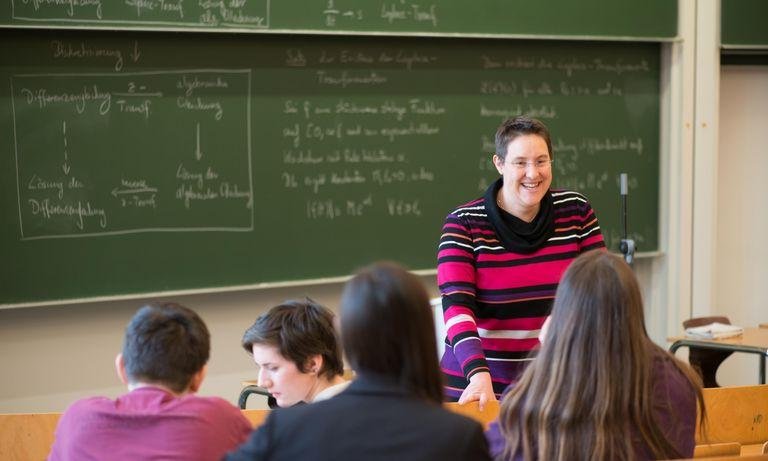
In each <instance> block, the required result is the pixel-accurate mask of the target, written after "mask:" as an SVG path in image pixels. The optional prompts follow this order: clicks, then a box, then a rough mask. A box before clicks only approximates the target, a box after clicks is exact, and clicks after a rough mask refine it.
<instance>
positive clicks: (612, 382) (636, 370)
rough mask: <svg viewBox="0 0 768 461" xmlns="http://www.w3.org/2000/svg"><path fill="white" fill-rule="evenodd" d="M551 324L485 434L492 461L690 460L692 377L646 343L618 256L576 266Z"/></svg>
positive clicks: (631, 281) (696, 390)
mask: <svg viewBox="0 0 768 461" xmlns="http://www.w3.org/2000/svg"><path fill="white" fill-rule="evenodd" d="M550 318H551V321H550V322H549V326H548V328H547V332H546V334H545V336H544V337H543V338H542V346H541V350H540V351H539V354H538V356H537V357H536V359H535V360H534V361H533V362H532V363H531V365H530V366H529V367H528V369H527V370H526V371H525V372H524V373H523V376H522V377H521V378H520V381H519V382H518V383H517V384H516V385H515V386H514V387H513V388H511V389H510V391H509V393H508V394H507V395H506V396H505V397H504V400H503V401H502V403H501V412H500V414H499V422H498V424H496V423H494V424H492V425H491V428H490V429H489V431H488V434H487V436H488V439H489V441H490V442H491V449H492V452H493V454H495V455H497V459H505V460H507V459H515V460H521V459H524V460H526V461H529V460H577V461H578V460H593V459H600V460H602V459H611V460H613V459H615V460H628V459H671V458H689V457H691V456H693V449H694V445H695V438H694V431H695V427H696V402H697V400H698V402H699V405H701V408H702V414H703V411H704V405H703V403H704V402H703V400H702V395H701V385H700V384H699V378H698V376H696V375H695V374H694V373H693V371H692V370H691V369H690V368H689V367H688V366H687V365H686V364H684V363H682V362H680V361H678V360H677V359H675V358H674V357H673V356H672V355H670V354H669V353H667V352H666V351H664V350H663V349H661V348H660V347H659V346H657V345H655V344H654V343H653V342H652V341H651V340H650V338H648V335H647V333H646V331H645V324H644V320H643V302H642V298H641V296H640V288H639V287H638V285H637V279H636V278H635V276H634V274H633V273H632V270H631V269H630V268H629V266H628V265H627V264H626V263H625V262H624V261H623V260H622V259H621V258H619V257H617V256H615V255H611V254H608V253H606V252H597V251H593V252H591V253H588V254H585V255H582V256H580V257H579V258H577V259H576V261H574V263H573V264H572V265H571V266H570V267H569V268H568V270H567V271H566V273H565V275H564V276H563V280H562V283H561V284H560V286H559V288H558V289H557V297H556V299H555V305H554V307H553V308H552V316H551V317H550Z"/></svg>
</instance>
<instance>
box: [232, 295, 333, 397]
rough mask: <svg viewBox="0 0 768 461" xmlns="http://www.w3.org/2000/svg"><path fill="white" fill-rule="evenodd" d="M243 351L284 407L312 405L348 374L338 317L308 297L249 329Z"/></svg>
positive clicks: (280, 307) (280, 308) (276, 309)
mask: <svg viewBox="0 0 768 461" xmlns="http://www.w3.org/2000/svg"><path fill="white" fill-rule="evenodd" d="M242 345H243V348H244V349H245V350H246V351H247V352H248V353H249V354H251V355H252V356H253V361H254V362H256V365H258V366H259V374H258V378H259V379H258V384H259V386H261V387H263V388H265V389H267V390H268V391H269V392H270V393H271V394H272V396H273V397H274V398H275V400H276V401H277V404H278V405H279V406H281V407H288V406H291V405H294V404H296V403H298V402H302V401H304V402H311V401H312V399H313V398H314V396H315V395H316V394H317V393H318V392H319V391H321V390H322V389H323V388H324V387H325V386H324V385H323V383H327V382H330V381H331V380H333V379H334V378H335V377H338V376H341V374H342V373H343V372H344V363H343V361H342V359H341V352H340V350H339V346H338V342H337V340H336V331H335V329H334V325H333V313H332V312H331V311H329V310H328V309H326V308H325V307H323V306H322V305H320V304H318V303H316V302H314V301H312V300H311V299H309V298H306V299H302V300H291V301H286V302H285V303H283V304H280V305H278V306H275V307H273V308H272V309H270V310H269V311H268V312H267V313H266V314H263V315H261V316H259V318H257V319H256V322H255V323H254V324H253V325H251V327H250V328H248V329H247V330H246V331H245V334H244V335H243V340H242Z"/></svg>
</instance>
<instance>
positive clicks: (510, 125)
mask: <svg viewBox="0 0 768 461" xmlns="http://www.w3.org/2000/svg"><path fill="white" fill-rule="evenodd" d="M529 134H534V135H536V136H540V137H541V138H542V139H543V140H544V142H546V143H547V150H548V151H549V158H550V159H551V158H552V156H553V153H552V139H551V138H550V136H549V128H547V126H546V125H544V123H542V122H541V121H540V120H537V119H535V118H529V117H515V118H508V119H506V120H504V121H503V122H501V125H499V128H497V129H496V155H498V156H499V157H500V158H501V159H502V160H504V159H505V158H506V156H507V148H508V147H509V143H511V142H512V141H514V140H515V139H516V138H518V137H519V136H525V135H529Z"/></svg>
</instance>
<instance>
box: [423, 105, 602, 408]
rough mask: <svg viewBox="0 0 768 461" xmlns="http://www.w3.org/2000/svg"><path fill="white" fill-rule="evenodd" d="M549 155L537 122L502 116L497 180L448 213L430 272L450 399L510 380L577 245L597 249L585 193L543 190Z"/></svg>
mask: <svg viewBox="0 0 768 461" xmlns="http://www.w3.org/2000/svg"><path fill="white" fill-rule="evenodd" d="M552 160H553V158H552V141H551V139H550V135H549V130H548V129H547V127H546V126H545V125H544V124H543V123H541V122H540V121H538V120H535V119H530V118H525V117H517V118H514V119H509V120H506V121H504V122H503V123H502V124H501V126H499V128H498V130H497V131H496V153H495V155H494V156H493V164H494V165H495V166H496V169H497V170H498V172H499V174H500V175H501V178H499V179H498V180H497V181H496V182H494V183H493V184H491V186H490V187H488V189H487V190H486V192H485V195H484V196H483V197H481V198H478V199H476V200H473V201H471V202H469V203H467V204H464V205H461V206H460V207H458V208H456V209H455V210H454V211H453V212H452V213H450V214H449V215H448V217H447V218H446V221H445V224H444V226H443V233H442V236H441V238H440V245H439V249H438V263H437V264H438V265H437V277H438V283H439V286H440V292H441V294H442V297H443V313H444V317H445V324H446V329H447V337H446V347H445V352H444V354H443V358H442V360H441V368H442V371H443V374H444V377H445V381H446V392H445V394H446V398H447V399H448V400H453V401H455V400H458V401H459V402H460V403H464V402H468V401H472V400H480V405H481V406H482V405H484V402H485V401H487V400H488V399H495V398H497V397H498V396H499V395H500V394H501V392H503V390H504V388H506V387H507V386H508V385H509V384H510V383H512V382H514V381H516V380H517V378H518V376H519V375H520V373H521V372H522V370H523V369H524V368H525V365H526V364H527V362H528V360H529V357H528V356H529V353H530V351H531V350H532V349H533V348H534V347H536V345H538V339H537V335H538V332H539V329H540V328H541V326H542V324H543V323H544V319H545V318H546V316H547V315H549V311H550V308H551V305H552V299H553V298H554V295H555V290H556V289H557V284H558V283H559V281H560V277H561V276H562V274H563V272H565V269H566V268H567V267H568V265H569V264H570V263H571V261H573V259H574V258H576V257H577V256H578V255H579V254H580V253H583V252H585V251H588V250H592V249H595V248H603V247H605V244H604V242H603V236H602V234H601V233H600V226H599V224H598V222H597V218H596V216H595V213H594V211H593V210H592V207H591V206H590V205H589V202H588V201H587V199H586V198H585V197H584V196H583V195H581V194H578V193H576V192H572V191H552V190H550V185H551V183H552Z"/></svg>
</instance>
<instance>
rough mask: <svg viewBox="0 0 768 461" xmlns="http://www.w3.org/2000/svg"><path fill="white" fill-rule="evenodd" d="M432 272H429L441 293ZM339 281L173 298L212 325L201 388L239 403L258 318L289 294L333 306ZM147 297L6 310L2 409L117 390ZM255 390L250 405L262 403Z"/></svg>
mask: <svg viewBox="0 0 768 461" xmlns="http://www.w3.org/2000/svg"><path fill="white" fill-rule="evenodd" d="M433 280H434V276H427V277H424V281H425V283H427V285H428V289H429V290H430V293H437V289H436V287H435V285H434V282H432V281H433ZM341 288H342V285H341V284H326V285H313V286H301V287H286V288H278V289H265V290H253V291H248V292H237V293H218V294H207V295H194V296H181V297H175V298H173V299H174V300H175V301H177V302H180V303H182V304H184V305H187V306H188V307H191V308H193V309H195V310H196V311H197V312H198V313H199V314H200V316H201V317H202V318H203V320H204V321H205V322H206V324H207V325H208V328H209V330H210V332H211V337H212V344H211V348H212V350H211V359H210V362H209V370H208V377H207V378H206V381H205V382H204V384H203V387H202V389H201V392H200V393H201V394H203V395H218V396H221V397H223V398H225V399H227V400H230V401H231V402H232V403H236V402H237V396H238V393H239V390H240V382H241V381H242V380H245V379H255V368H254V365H253V363H252V362H251V360H250V357H249V356H248V355H247V354H246V353H245V351H243V350H242V348H240V338H241V337H242V334H243V332H244V331H245V329H246V328H247V327H248V326H250V325H251V323H252V322H253V321H254V320H255V319H256V317H257V316H258V315H259V314H260V313H261V312H263V311H264V310H266V309H268V308H269V307H271V306H273V305H275V304H277V303H280V302H282V301H283V300H285V299H289V298H293V297H301V296H311V297H312V298H314V299H315V300H317V301H319V302H321V303H323V304H325V305H326V306H328V307H329V308H331V309H333V310H334V311H335V310H336V309H337V306H338V299H339V296H340V294H341ZM146 301H148V300H142V299H137V300H131V301H113V302H101V303H91V304H74V305H64V306H55V307H39V308H22V309H5V310H0V370H2V375H3V379H2V380H0V413H13V412H46V411H63V410H64V409H65V408H66V406H67V405H68V404H69V403H71V402H72V401H74V400H75V399H77V398H81V397H85V396H90V395H106V396H110V397H114V396H116V395H118V394H120V393H122V392H124V387H123V386H122V384H121V383H120V381H119V380H118V378H117V376H116V375H115V372H114V366H113V364H114V358H115V354H117V352H119V351H120V349H121V347H122V336H123V332H124V329H125V325H126V324H127V323H128V320H129V319H130V317H131V316H132V315H133V313H134V312H135V311H136V309H137V308H138V307H139V306H140V305H141V304H142V302H146ZM264 403H265V402H264V399H259V398H258V397H257V396H253V397H251V398H250V399H249V405H248V406H249V408H258V407H264Z"/></svg>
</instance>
